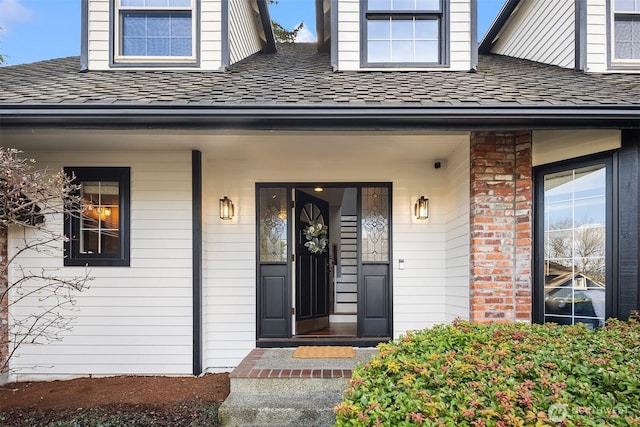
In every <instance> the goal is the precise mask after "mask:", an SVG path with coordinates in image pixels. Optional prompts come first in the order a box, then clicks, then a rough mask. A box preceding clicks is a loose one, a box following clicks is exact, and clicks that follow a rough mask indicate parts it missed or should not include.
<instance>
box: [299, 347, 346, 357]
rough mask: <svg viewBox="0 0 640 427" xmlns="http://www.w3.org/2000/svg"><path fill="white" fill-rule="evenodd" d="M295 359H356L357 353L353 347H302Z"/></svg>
mask: <svg viewBox="0 0 640 427" xmlns="http://www.w3.org/2000/svg"><path fill="white" fill-rule="evenodd" d="M293 357H294V358H296V359H331V358H336V359H337V358H354V357H356V352H355V351H354V350H353V348H352V347H333V346H322V347H320V346H302V347H298V348H296V350H295V351H294V352H293Z"/></svg>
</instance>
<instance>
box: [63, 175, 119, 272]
mask: <svg viewBox="0 0 640 427" xmlns="http://www.w3.org/2000/svg"><path fill="white" fill-rule="evenodd" d="M65 173H66V174H67V175H69V176H75V180H74V183H75V184H79V185H80V190H79V191H80V198H81V200H82V210H81V212H82V213H81V214H80V215H78V216H72V217H70V218H68V219H67V220H66V221H65V235H66V236H67V237H68V240H67V242H66V243H65V258H64V265H101V266H107V265H120V266H126V265H129V248H130V243H129V218H130V212H129V211H130V169H129V168H91V167H76V168H72V167H69V168H65Z"/></svg>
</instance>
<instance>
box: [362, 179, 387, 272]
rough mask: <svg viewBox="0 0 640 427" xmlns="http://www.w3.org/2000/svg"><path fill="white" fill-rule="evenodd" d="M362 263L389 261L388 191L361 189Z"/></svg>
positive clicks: (373, 188)
mask: <svg viewBox="0 0 640 427" xmlns="http://www.w3.org/2000/svg"><path fill="white" fill-rule="evenodd" d="M361 227H362V233H361V243H362V261H365V262H366V261H388V260H389V189H388V188H386V187H363V188H362V225H361Z"/></svg>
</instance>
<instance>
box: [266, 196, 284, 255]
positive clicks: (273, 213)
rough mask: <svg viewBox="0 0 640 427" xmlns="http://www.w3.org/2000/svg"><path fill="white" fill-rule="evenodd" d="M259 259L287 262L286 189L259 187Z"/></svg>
mask: <svg viewBox="0 0 640 427" xmlns="http://www.w3.org/2000/svg"><path fill="white" fill-rule="evenodd" d="M259 209H260V261H261V262H287V190H286V189H284V188H261V189H260V207H259Z"/></svg>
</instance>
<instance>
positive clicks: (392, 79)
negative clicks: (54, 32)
mask: <svg viewBox="0 0 640 427" xmlns="http://www.w3.org/2000/svg"><path fill="white" fill-rule="evenodd" d="M0 100H1V101H2V102H4V103H30V104H39V103H75V104H77V103H105V104H112V103H143V104H154V103H172V104H173V105H174V106H178V105H181V104H257V105H264V104H290V103H296V104H306V105H309V104H345V103H346V104H379V105H381V104H421V105H456V104H463V105H477V106H482V105H496V104H505V103H506V104H517V105H540V104H546V105H570V106H575V105H602V104H617V105H620V104H626V105H640V75H631V74H628V75H621V74H607V75H593V74H584V73H582V72H579V71H574V70H567V69H562V68H559V67H554V66H548V65H543V64H538V63H534V62H530V61H526V60H520V59H515V58H509V57H503V56H495V55H481V56H480V62H479V66H478V71H477V72H476V73H465V72H448V71H438V72H419V71H407V72H403V71H400V72H398V71H395V72H390V71H372V72H337V73H334V72H332V70H331V66H330V60H329V55H328V54H324V53H318V52H316V50H315V47H314V45H311V44H285V45H280V49H279V52H278V53H277V54H257V55H254V56H253V57H250V58H249V59H247V60H245V61H243V62H240V63H238V64H235V65H234V66H233V67H232V68H231V70H230V71H229V72H226V73H219V72H194V71H125V70H117V71H116V70H114V71H90V72H87V73H80V72H79V58H77V57H69V58H63V59H54V60H50V61H43V62H36V63H33V64H26V65H18V66H13V67H4V68H2V69H0Z"/></svg>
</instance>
